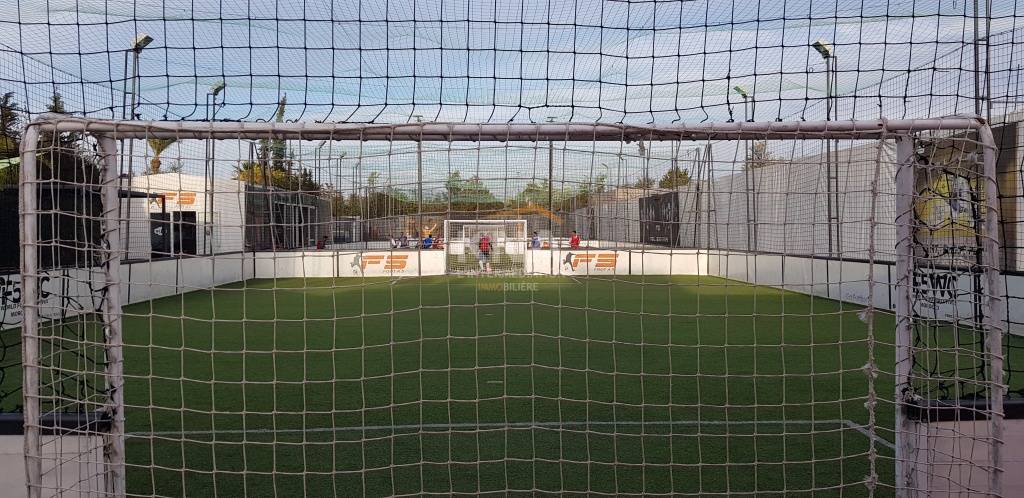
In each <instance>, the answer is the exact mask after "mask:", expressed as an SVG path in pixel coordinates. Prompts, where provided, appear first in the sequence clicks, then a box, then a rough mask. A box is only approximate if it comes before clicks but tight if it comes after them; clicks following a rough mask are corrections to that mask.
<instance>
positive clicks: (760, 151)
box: [744, 140, 779, 169]
mask: <svg viewBox="0 0 1024 498" xmlns="http://www.w3.org/2000/svg"><path fill="white" fill-rule="evenodd" d="M778 162H779V160H778V159H777V158H775V156H773V155H772V154H771V153H770V152H768V142H767V141H764V140H762V141H755V142H754V143H752V144H751V145H750V156H749V157H747V160H746V163H745V164H744V166H745V167H746V168H747V169H758V168H764V167H765V166H771V165H773V164H777V163H778Z"/></svg>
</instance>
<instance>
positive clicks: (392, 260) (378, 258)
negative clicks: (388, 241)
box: [360, 254, 409, 271]
mask: <svg viewBox="0 0 1024 498" xmlns="http://www.w3.org/2000/svg"><path fill="white" fill-rule="evenodd" d="M408 263H409V255H408V254H389V255H386V256H385V255H383V254H364V255H363V257H362V260H361V261H360V268H362V269H363V270H364V271H365V270H366V267H367V266H372V265H379V264H383V265H384V269H385V270H392V271H394V270H398V271H401V270H404V269H405V267H406V266H407V265H408Z"/></svg>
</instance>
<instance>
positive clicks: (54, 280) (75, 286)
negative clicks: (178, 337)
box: [0, 253, 253, 329]
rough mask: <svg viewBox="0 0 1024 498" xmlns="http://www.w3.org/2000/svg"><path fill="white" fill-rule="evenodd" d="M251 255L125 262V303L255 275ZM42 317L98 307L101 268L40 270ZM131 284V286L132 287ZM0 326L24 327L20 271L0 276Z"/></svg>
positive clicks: (55, 317)
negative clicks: (3, 295) (0, 298)
mask: <svg viewBox="0 0 1024 498" xmlns="http://www.w3.org/2000/svg"><path fill="white" fill-rule="evenodd" d="M252 275H253V260H252V255H251V254H249V255H246V254H244V253H235V254H220V255H217V256H216V257H209V256H198V257H192V258H181V259H164V260H156V261H143V262H138V263H126V264H122V265H121V268H120V277H119V278H120V279H121V282H122V285H121V302H122V304H132V303H137V302H140V301H146V300H149V299H156V298H160V297H166V296H173V295H176V294H182V293H185V292H191V291H194V290H199V289H209V288H211V287H215V286H218V285H224V284H228V283H232V282H239V281H241V280H246V279H250V278H252ZM39 278H40V291H41V292H42V293H43V298H42V299H41V302H40V305H39V313H40V316H41V317H43V318H45V319H60V318H66V317H70V316H75V315H77V314H79V313H83V312H90V311H95V310H97V309H99V306H100V300H99V293H98V292H97V291H96V289H100V288H102V282H103V274H102V273H101V272H100V270H99V269H98V268H71V269H61V270H45V271H42V272H40V276H39ZM129 284H130V285H129ZM0 292H4V293H8V296H7V299H5V300H4V301H3V302H0V329H8V328H13V327H17V326H19V325H21V321H22V309H21V302H22V295H21V275H20V274H17V273H15V274H9V275H0Z"/></svg>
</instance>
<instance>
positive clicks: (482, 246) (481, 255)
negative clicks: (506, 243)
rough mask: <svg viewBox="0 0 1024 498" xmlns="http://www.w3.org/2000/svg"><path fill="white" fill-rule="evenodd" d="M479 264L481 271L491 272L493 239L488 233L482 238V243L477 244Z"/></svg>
mask: <svg viewBox="0 0 1024 498" xmlns="http://www.w3.org/2000/svg"><path fill="white" fill-rule="evenodd" d="M477 248H478V249H479V251H478V252H477V262H478V263H480V271H482V272H483V271H486V272H490V271H491V237H489V236H488V235H487V234H486V233H485V234H483V235H481V236H480V242H479V243H477Z"/></svg>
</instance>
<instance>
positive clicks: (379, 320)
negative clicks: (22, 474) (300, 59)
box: [18, 116, 1012, 497]
mask: <svg viewBox="0 0 1024 498" xmlns="http://www.w3.org/2000/svg"><path fill="white" fill-rule="evenodd" d="M71 133H74V134H76V135H75V137H76V138H75V139H74V141H72V140H71V139H68V140H67V141H63V142H62V141H61V136H62V134H71ZM267 137H272V138H267ZM171 138H173V139H174V140H175V142H174V145H173V146H170V147H168V148H166V149H165V150H164V151H163V154H162V156H161V157H162V160H163V161H181V163H182V164H183V165H184V166H183V171H179V172H167V173H159V172H155V173H152V174H148V175H138V176H133V177H131V178H127V177H122V175H121V174H120V171H121V170H122V168H124V165H125V164H131V163H132V162H138V163H139V164H145V163H147V162H149V161H150V160H151V159H152V156H151V154H150V152H149V150H148V149H146V148H145V147H143V146H142V145H141V144H142V143H153V141H154V140H169V139H171ZM261 140H262V141H261ZM133 141H134V142H138V144H137V145H136V147H135V148H134V149H132V148H131V147H127V144H128V143H130V142H133ZM214 143H215V144H216V147H212V145H213V144H214ZM71 144H73V145H71ZM22 147H23V149H24V153H23V154H22V156H21V161H22V163H21V166H22V169H21V176H20V178H19V181H20V189H21V198H20V205H21V209H22V230H21V249H22V254H23V259H22V276H21V279H22V280H21V282H20V285H21V298H22V299H23V302H22V306H21V307H20V308H19V310H20V311H21V312H22V313H23V314H21V315H18V317H19V318H20V319H21V320H22V321H20V322H19V323H18V324H19V325H22V326H23V330H24V335H23V338H24V348H23V350H24V356H23V358H22V360H23V363H24V412H25V426H26V435H25V448H26V462H27V477H28V483H29V490H30V492H31V494H33V495H36V496H38V495H46V496H51V495H52V496H62V495H63V496H66V495H69V494H82V495H88V494H94V495H110V496H121V495H142V496H180V495H190V496H210V497H224V496H245V495H252V496H255V495H276V496H331V495H369V496H379V495H400V496H407V495H433V494H439V495H496V496H497V495H520V494H524V495H527V494H538V495H575V494H579V495H600V496H613V495H663V496H669V495H673V496H708V495H743V496H767V495H787V496H788V495H806V496H871V495H875V496H889V495H892V494H896V493H899V494H903V495H906V496H913V495H915V494H920V495H922V496H924V495H928V494H929V493H931V492H933V491H936V490H945V491H949V492H951V493H953V492H960V491H962V490H964V489H970V490H981V491H982V492H984V493H989V492H991V493H992V494H998V490H999V489H1000V488H1001V487H1002V486H1003V481H1002V480H1003V479H1004V477H1003V474H1002V473H1001V472H1000V471H999V469H1001V468H1007V465H1008V462H1009V461H1012V457H1007V454H1006V453H1005V451H1004V450H1005V449H1006V448H1005V447H1004V446H1003V445H1002V443H1001V441H1002V440H1001V437H1002V436H1001V435H1002V434H1003V432H1002V431H1003V423H1004V420H1003V408H1002V403H1003V397H1004V395H1005V392H1006V383H1007V380H1006V379H1004V377H1003V373H1004V364H1003V360H1004V351H1003V341H1004V337H1005V332H1006V322H1005V317H1006V313H1007V311H1006V308H1005V301H1004V296H1005V292H1004V290H1003V285H1004V283H1003V280H1002V279H1001V276H1000V273H999V257H1000V256H999V255H1000V245H999V226H998V221H999V215H998V209H999V207H1000V206H999V201H998V198H997V196H996V194H995V192H996V191H995V174H994V167H995V162H994V159H993V157H994V156H993V154H994V152H993V151H994V148H993V147H994V146H993V142H992V136H991V134H990V131H989V128H988V126H987V125H986V124H985V123H984V122H982V121H980V120H974V119H966V118H947V119H934V120H921V121H896V120H891V121H845V122H825V121H807V122H734V123H715V124H706V125H683V124H679V125H657V126H654V125H652V126H632V125H623V124H618V125H604V124H576V123H545V124H472V125H469V124H445V123H427V122H423V123H412V124H405V125H391V126H382V125H354V124H329V123H244V124H243V123H228V122H216V123H186V122H176V123H167V122H142V121H137V122H124V121H105V120H92V119H84V118H71V117H67V116H50V117H47V118H45V119H42V120H39V121H37V122H35V123H33V124H32V125H30V126H29V128H28V130H27V131H26V133H25V136H24V140H23V143H22ZM687 148H691V149H692V148H699V151H692V150H691V152H689V153H688V152H686V151H687V150H688V149H687ZM211 149H215V152H213V153H211V152H210V151H211ZM131 150H134V151H135V152H133V153H129V152H127V151H131ZM68 151H71V152H68ZM57 154H71V156H70V157H73V160H71V159H68V162H67V163H66V165H65V166H66V167H69V168H70V170H64V169H62V167H61V165H60V164H59V163H57V162H54V161H55V160H54V159H53V157H56V156H55V155H57ZM687 154H688V155H687ZM616 170H618V171H619V172H620V174H619V175H618V178H614V177H615V175H614V174H610V173H612V172H614V171H616ZM606 171H607V172H608V173H609V174H608V175H606V174H605V172H606ZM65 175H66V176H65ZM75 175H78V176H77V177H76V176H75ZM601 176H603V178H599V177H601ZM652 178H653V179H654V180H652ZM661 179H665V180H664V181H661ZM132 199H144V200H145V203H146V208H145V209H142V208H141V207H140V206H138V205H135V206H134V207H131V208H130V209H129V208H126V207H125V206H127V205H128V203H130V202H135V203H136V204H141V202H140V201H132ZM140 218H141V219H140ZM342 223H344V226H345V230H344V231H340V230H337V227H338V226H339V225H340V224H342ZM441 225H443V230H442V231H441V232H438V230H437V228H438V227H439V226H441ZM129 227H131V228H132V229H135V228H136V227H144V228H145V229H146V230H147V234H148V235H147V236H146V237H138V236H137V235H136V236H133V235H131V234H128V233H126V232H127V231H128V230H129ZM538 229H540V230H543V231H544V232H543V233H544V234H545V235H546V237H549V238H550V239H558V240H560V241H561V242H560V243H558V244H543V243H541V244H539V245H540V247H533V244H532V241H531V237H532V233H533V231H534V230H538ZM207 231H208V232H209V233H211V234H212V235H211V236H210V237H209V238H207V236H206V235H204V233H205V232H207ZM439 235H440V237H438V236H439ZM483 238H486V239H488V245H489V247H490V255H489V256H487V257H486V258H484V257H481V256H480V254H479V253H480V241H481V239H483ZM354 239H357V240H354ZM417 239H419V240H417ZM428 239H429V240H430V243H429V244H428V243H427V242H426V241H427V240H428ZM440 247H443V250H440ZM488 265H489V267H488ZM967 449H969V451H968V450H967ZM965 476H966V477H965Z"/></svg>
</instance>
